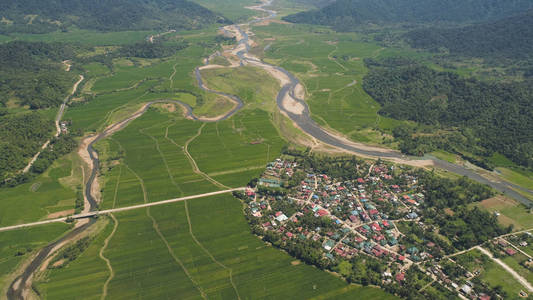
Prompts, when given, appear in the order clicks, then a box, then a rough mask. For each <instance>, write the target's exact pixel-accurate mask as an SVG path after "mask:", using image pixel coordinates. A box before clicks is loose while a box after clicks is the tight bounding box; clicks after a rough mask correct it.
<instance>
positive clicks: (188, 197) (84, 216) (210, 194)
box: [0, 187, 246, 232]
mask: <svg viewBox="0 0 533 300" xmlns="http://www.w3.org/2000/svg"><path fill="white" fill-rule="evenodd" d="M245 189H246V188H244V187H241V188H234V189H229V190H223V191H216V192H211V193H205V194H199V195H192V196H187V197H181V198H175V199H169V200H163V201H157V202H151V203H145V204H139V205H133V206H126V207H120V208H113V209H106V210H101V211H92V212H88V213H82V214H77V215H72V216H70V217H69V218H72V219H83V218H89V217H93V216H96V215H103V214H109V213H115V212H121V211H128V210H133V209H139V208H146V207H151V206H158V205H165V204H169V203H175V202H181V201H185V200H191V199H197V198H205V197H210V196H216V195H221V194H227V193H232V192H235V191H243V190H245ZM67 218H68V217H63V218H57V219H51V220H45V221H39V222H33V223H26V224H20V225H13V226H7V227H1V228H0V232H3V231H10V230H16V229H21V228H26V227H33V226H39V225H44V224H50V223H58V222H65V221H66V220H67Z"/></svg>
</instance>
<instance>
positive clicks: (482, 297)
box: [478, 294, 490, 300]
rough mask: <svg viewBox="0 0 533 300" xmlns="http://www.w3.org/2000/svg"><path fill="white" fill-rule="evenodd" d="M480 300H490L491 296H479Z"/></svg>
mask: <svg viewBox="0 0 533 300" xmlns="http://www.w3.org/2000/svg"><path fill="white" fill-rule="evenodd" d="M478 299H479V300H490V296H489V295H487V294H479V297H478Z"/></svg>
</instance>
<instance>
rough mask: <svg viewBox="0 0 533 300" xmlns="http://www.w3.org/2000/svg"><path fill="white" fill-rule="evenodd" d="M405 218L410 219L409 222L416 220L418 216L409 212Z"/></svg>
mask: <svg viewBox="0 0 533 300" xmlns="http://www.w3.org/2000/svg"><path fill="white" fill-rule="evenodd" d="M406 217H407V219H411V220H413V219H416V218H418V215H417V213H415V212H410V213H408V214H407V216H406Z"/></svg>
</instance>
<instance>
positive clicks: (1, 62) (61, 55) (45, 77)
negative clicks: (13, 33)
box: [0, 41, 75, 108]
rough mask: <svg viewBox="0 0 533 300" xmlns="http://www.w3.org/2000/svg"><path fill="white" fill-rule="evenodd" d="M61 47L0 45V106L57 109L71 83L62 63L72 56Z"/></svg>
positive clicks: (24, 43) (30, 43)
mask: <svg viewBox="0 0 533 300" xmlns="http://www.w3.org/2000/svg"><path fill="white" fill-rule="evenodd" d="M73 55H74V54H73V51H72V49H71V48H70V47H67V46H65V45H63V44H58V43H53V44H48V43H40V42H36V43H32V42H19V41H16V42H11V43H7V44H0V66H1V67H0V103H1V104H2V105H3V106H5V105H7V103H8V101H10V100H11V101H15V102H16V103H18V104H20V105H28V106H29V107H31V108H46V107H52V106H56V105H58V104H59V103H61V101H62V100H63V98H64V97H65V96H66V94H67V92H68V90H69V89H70V87H71V86H72V83H73V82H74V76H75V75H74V74H69V73H67V72H65V70H64V66H63V65H62V64H61V61H63V60H65V59H69V58H72V57H73Z"/></svg>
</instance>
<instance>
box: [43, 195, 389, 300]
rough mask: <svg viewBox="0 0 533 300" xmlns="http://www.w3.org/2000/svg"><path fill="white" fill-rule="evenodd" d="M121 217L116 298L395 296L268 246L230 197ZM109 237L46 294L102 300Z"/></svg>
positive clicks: (115, 246)
mask: <svg viewBox="0 0 533 300" xmlns="http://www.w3.org/2000/svg"><path fill="white" fill-rule="evenodd" d="M116 218H117V220H118V221H117V223H116V224H118V227H117V230H116V232H115V233H114V234H113V235H112V236H111V238H110V240H109V244H108V246H107V248H106V249H104V251H103V255H104V256H105V257H106V258H107V259H109V261H110V264H111V266H112V268H113V273H114V277H113V278H112V279H111V280H110V281H109V285H108V286H107V297H108V298H110V299H116V298H120V299H122V298H124V299H125V298H130V299H131V298H132V297H133V298H138V297H143V298H152V299H153V298H165V297H168V296H170V295H176V294H179V295H181V298H183V299H190V298H195V299H196V298H200V297H201V295H202V293H203V294H204V295H206V296H207V297H208V298H217V299H220V298H235V297H236V295H238V296H240V298H242V299H250V298H254V299H255V298H280V297H283V298H286V299H290V298H312V297H319V298H322V299H338V298H339V297H343V298H350V297H354V296H355V295H357V296H359V297H364V298H376V297H379V298H380V299H387V298H391V299H392V298H393V297H392V296H389V295H387V294H385V293H384V292H382V291H380V290H378V289H375V288H369V287H368V288H363V287H359V286H354V285H347V284H346V283H345V282H343V281H342V280H340V279H338V278H337V277H335V276H333V275H330V274H328V273H325V272H323V271H320V270H318V269H316V268H313V267H311V266H307V265H305V264H300V263H298V262H296V261H294V259H293V258H291V257H290V256H289V255H287V254H285V253H283V252H281V251H278V250H275V249H273V248H272V247H270V246H267V245H266V244H264V243H263V242H261V241H260V240H259V239H258V238H257V237H255V236H254V235H252V234H251V233H250V231H249V227H248V224H247V222H246V221H245V219H244V216H243V214H242V204H241V203H240V202H239V201H238V200H236V199H234V198H233V197H232V196H231V195H227V196H217V197H210V198H201V199H195V200H191V201H188V202H187V203H176V204H172V205H165V206H159V207H152V208H151V209H150V210H147V209H141V210H134V211H130V212H123V213H120V214H116ZM214 228H216V230H213V229H214ZM105 236H107V237H109V228H106V229H105V231H104V233H102V234H101V236H99V237H98V238H97V239H96V240H95V241H94V242H93V244H92V245H91V247H90V248H89V249H87V250H86V252H84V254H83V255H82V256H80V258H79V259H78V260H76V261H74V262H71V263H70V265H69V267H68V268H64V269H62V270H61V275H59V272H55V271H52V272H51V273H50V275H49V276H47V279H46V283H43V284H39V285H38V286H39V288H40V290H44V291H45V295H48V297H49V298H50V299H52V298H53V297H52V296H53V295H55V296H60V295H67V294H68V293H72V294H79V293H80V291H81V290H82V289H83V291H84V292H85V293H86V295H89V296H90V297H91V298H94V299H97V298H99V297H100V295H101V293H102V292H101V291H102V289H103V285H104V283H105V281H106V277H105V276H104V275H103V272H104V270H105V268H103V267H104V265H103V263H102V260H101V259H100V258H99V257H98V255H95V254H96V253H98V251H96V250H97V248H98V247H99V246H100V245H102V239H104V237H105ZM140 237H142V238H140ZM132 243H133V244H135V247H132V245H133V244H132ZM83 266H91V267H89V268H83ZM147 274H148V275H149V276H146V275H147ZM140 275H142V276H140ZM85 276H87V277H85ZM80 277H84V278H88V279H89V280H88V281H87V282H86V284H84V285H83V286H80V285H79V284H76V281H75V279H73V278H80ZM176 283H179V284H176Z"/></svg>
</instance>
